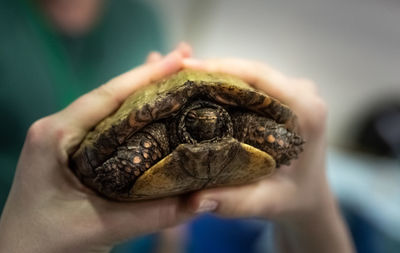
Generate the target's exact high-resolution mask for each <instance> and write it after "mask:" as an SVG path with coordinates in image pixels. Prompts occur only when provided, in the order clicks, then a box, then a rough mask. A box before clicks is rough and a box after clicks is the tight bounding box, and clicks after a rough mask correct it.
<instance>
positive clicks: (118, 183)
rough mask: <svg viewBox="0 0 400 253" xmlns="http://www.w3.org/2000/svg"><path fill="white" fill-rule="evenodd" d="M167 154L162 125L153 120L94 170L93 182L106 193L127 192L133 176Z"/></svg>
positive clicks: (165, 137) (166, 139) (165, 133)
mask: <svg viewBox="0 0 400 253" xmlns="http://www.w3.org/2000/svg"><path fill="white" fill-rule="evenodd" d="M168 153H169V143H168V136H167V131H166V128H165V125H164V124H161V123H153V124H151V125H148V126H146V127H145V129H144V130H142V131H140V132H137V133H135V134H134V135H132V136H131V137H129V138H128V139H127V140H126V142H125V143H124V144H123V145H122V146H120V147H118V150H117V151H116V153H115V155H114V156H113V157H111V158H109V159H108V160H107V161H105V162H104V163H103V164H102V165H101V166H99V167H97V168H96V169H95V172H96V174H97V176H96V178H95V182H96V183H97V184H99V185H100V186H101V187H100V191H101V193H103V194H105V195H106V196H110V195H111V196H113V197H117V198H118V195H120V196H119V197H121V196H122V195H125V194H128V193H129V191H130V189H131V188H132V186H133V184H134V183H135V181H136V179H137V178H138V177H140V175H142V174H143V173H144V172H145V171H146V170H148V169H149V168H151V166H153V165H154V164H156V163H157V162H158V161H160V160H161V159H162V158H163V157H164V156H166V155H167V154H168Z"/></svg>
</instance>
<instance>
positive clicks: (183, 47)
mask: <svg viewBox="0 0 400 253" xmlns="http://www.w3.org/2000/svg"><path fill="white" fill-rule="evenodd" d="M176 50H177V51H178V52H180V54H181V55H182V57H183V58H189V57H192V55H193V49H192V47H191V46H190V44H189V43H187V42H184V41H182V42H180V43H179V44H178V46H177V47H176Z"/></svg>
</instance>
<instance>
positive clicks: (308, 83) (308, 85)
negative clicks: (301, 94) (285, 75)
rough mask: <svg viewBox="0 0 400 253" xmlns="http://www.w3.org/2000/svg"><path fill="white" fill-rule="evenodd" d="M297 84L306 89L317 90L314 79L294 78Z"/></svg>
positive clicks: (314, 91)
mask: <svg viewBox="0 0 400 253" xmlns="http://www.w3.org/2000/svg"><path fill="white" fill-rule="evenodd" d="M296 81H297V83H298V84H299V86H300V87H301V88H302V89H303V90H306V91H309V92H312V93H316V92H317V91H318V87H317V85H316V84H315V82H314V81H312V80H311V79H308V78H297V79H296Z"/></svg>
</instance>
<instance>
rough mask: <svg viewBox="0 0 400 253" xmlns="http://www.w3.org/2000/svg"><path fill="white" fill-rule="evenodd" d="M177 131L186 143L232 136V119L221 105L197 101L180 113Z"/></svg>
mask: <svg viewBox="0 0 400 253" xmlns="http://www.w3.org/2000/svg"><path fill="white" fill-rule="evenodd" d="M178 133H179V135H180V138H181V140H182V141H184V142H186V143H197V142H204V141H216V140H218V139H220V138H222V137H227V136H232V134H233V130H232V121H231V118H230V116H229V114H228V112H227V111H226V110H225V109H224V108H223V107H221V106H219V105H217V104H214V103H211V102H208V101H197V102H195V103H193V104H191V105H190V106H188V107H187V108H186V109H185V110H184V112H183V113H182V115H181V120H180V124H179V128H178Z"/></svg>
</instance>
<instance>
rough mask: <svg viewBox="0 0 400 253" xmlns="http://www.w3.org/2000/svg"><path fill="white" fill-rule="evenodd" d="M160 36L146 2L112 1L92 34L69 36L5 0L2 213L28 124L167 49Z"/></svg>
mask: <svg viewBox="0 0 400 253" xmlns="http://www.w3.org/2000/svg"><path fill="white" fill-rule="evenodd" d="M32 2H33V1H32ZM162 38H163V34H162V28H161V27H160V22H159V20H158V17H157V15H156V13H154V12H153V10H152V9H151V8H150V7H149V6H147V5H146V4H145V3H144V2H139V1H132V0H118V1H109V2H107V3H106V11H105V13H104V15H103V17H102V20H101V22H100V23H99V24H98V25H97V26H96V28H95V29H93V31H92V32H91V33H90V34H87V35H85V36H83V37H80V38H68V37H65V36H62V35H61V34H57V33H56V32H55V31H53V30H52V29H51V28H50V26H49V25H48V24H46V23H45V22H44V19H43V17H42V16H41V15H40V13H39V12H38V11H37V10H35V8H34V6H31V5H29V4H28V1H21V0H20V1H13V0H9V1H5V0H0V104H1V105H0V212H1V209H2V207H3V205H4V203H5V200H6V197H7V195H8V191H9V189H10V186H11V182H12V178H13V175H14V170H15V167H16V163H17V159H18V155H19V152H20V149H21V147H22V144H23V141H24V138H25V134H26V131H27V129H28V127H29V126H30V125H31V124H32V123H33V122H34V121H35V120H37V119H39V118H41V117H43V116H46V115H48V114H51V113H54V112H56V111H58V110H60V109H62V108H63V107H65V106H66V105H67V104H69V103H70V102H71V101H73V100H74V99H76V98H77V97H78V96H80V95H81V94H83V93H85V92H87V91H89V90H92V89H93V88H95V87H97V86H98V85H101V84H103V83H105V82H106V81H107V80H109V79H110V78H112V77H114V76H116V75H119V74H121V73H123V72H125V71H127V70H129V69H131V68H133V67H134V66H136V65H138V64H140V63H142V62H143V61H144V59H145V57H146V55H147V53H148V52H149V51H151V50H158V51H163V48H162V47H163V45H164V41H163V39H162Z"/></svg>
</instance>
